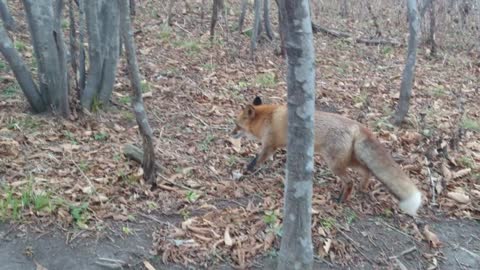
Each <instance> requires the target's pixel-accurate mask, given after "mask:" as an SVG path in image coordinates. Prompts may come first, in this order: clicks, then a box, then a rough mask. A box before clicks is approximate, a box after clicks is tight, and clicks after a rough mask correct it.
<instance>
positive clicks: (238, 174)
mask: <svg viewBox="0 0 480 270" xmlns="http://www.w3.org/2000/svg"><path fill="white" fill-rule="evenodd" d="M242 176H243V173H241V172H240V171H239V170H235V171H233V172H232V178H233V180H238V179H240V178H242Z"/></svg>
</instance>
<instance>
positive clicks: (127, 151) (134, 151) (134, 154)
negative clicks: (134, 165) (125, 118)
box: [123, 144, 203, 194]
mask: <svg viewBox="0 0 480 270" xmlns="http://www.w3.org/2000/svg"><path fill="white" fill-rule="evenodd" d="M123 154H124V155H125V156H126V157H127V158H130V159H131V160H134V161H136V162H138V163H140V164H143V163H142V162H143V151H142V150H141V149H140V148H138V147H136V146H135V145H133V144H126V145H125V146H124V147H123ZM154 166H155V169H156V171H157V175H158V176H160V178H162V180H164V181H166V182H168V183H170V184H172V185H174V186H176V187H179V188H182V189H185V190H188V191H194V192H196V193H198V194H202V193H203V192H202V191H200V190H197V189H193V188H189V187H187V186H184V185H182V184H178V183H175V182H173V181H172V180H170V179H168V178H167V177H166V176H164V175H162V174H161V173H160V172H161V171H162V168H161V166H160V164H159V163H158V162H156V161H155V164H154Z"/></svg>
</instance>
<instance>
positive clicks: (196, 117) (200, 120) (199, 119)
mask: <svg viewBox="0 0 480 270" xmlns="http://www.w3.org/2000/svg"><path fill="white" fill-rule="evenodd" d="M187 109H188V112H189V113H190V115H191V116H192V117H193V118H195V119H197V120H198V121H199V122H200V123H202V124H203V125H204V126H206V127H208V124H207V123H205V121H203V120H202V119H201V118H199V117H198V116H196V115H195V114H194V113H193V112H192V111H191V110H190V108H188V107H187Z"/></svg>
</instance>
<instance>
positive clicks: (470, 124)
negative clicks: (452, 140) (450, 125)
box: [462, 117, 480, 132]
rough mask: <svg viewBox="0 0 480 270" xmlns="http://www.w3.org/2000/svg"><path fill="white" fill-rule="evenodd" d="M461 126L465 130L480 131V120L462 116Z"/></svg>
mask: <svg viewBox="0 0 480 270" xmlns="http://www.w3.org/2000/svg"><path fill="white" fill-rule="evenodd" d="M462 127H463V128H464V129H466V130H470V131H475V132H480V122H479V121H477V120H475V119H471V118H468V117H465V118H463V120H462Z"/></svg>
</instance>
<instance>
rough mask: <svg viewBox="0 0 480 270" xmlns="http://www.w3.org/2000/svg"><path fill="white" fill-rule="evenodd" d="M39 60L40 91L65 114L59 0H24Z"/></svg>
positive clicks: (65, 74) (64, 66) (62, 44)
mask: <svg viewBox="0 0 480 270" xmlns="http://www.w3.org/2000/svg"><path fill="white" fill-rule="evenodd" d="M23 5H24V7H25V12H26V15H27V21H28V25H29V28H30V33H31V36H32V41H33V48H34V51H35V57H36V59H37V63H38V77H39V83H40V93H42V95H44V94H45V95H46V100H47V103H48V104H49V105H50V106H51V107H52V109H53V110H54V111H57V112H59V113H61V114H62V115H63V116H64V117H67V116H68V115H69V114H70V108H69V104H68V76H67V69H66V67H67V61H66V50H65V43H64V38H63V32H62V29H61V14H62V10H63V1H62V0H56V1H54V0H23Z"/></svg>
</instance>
